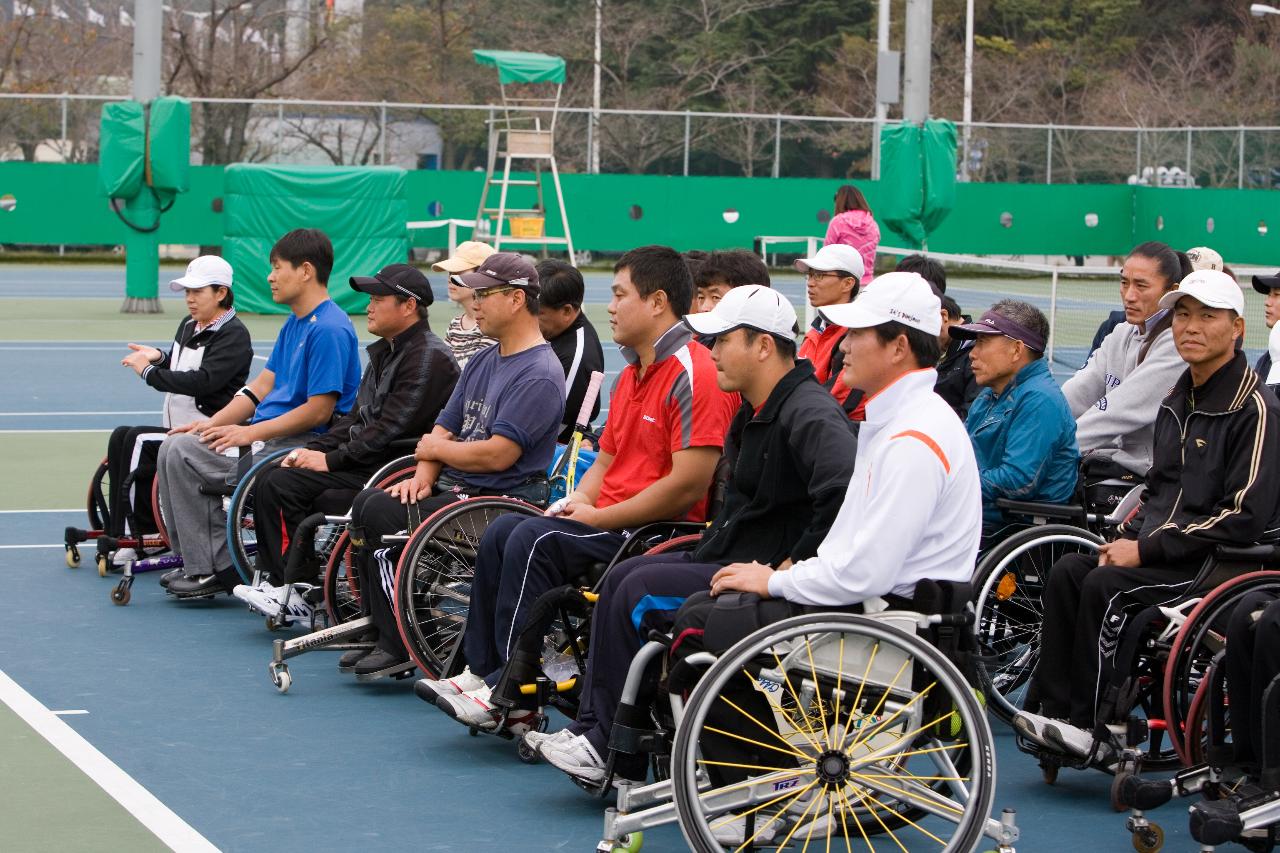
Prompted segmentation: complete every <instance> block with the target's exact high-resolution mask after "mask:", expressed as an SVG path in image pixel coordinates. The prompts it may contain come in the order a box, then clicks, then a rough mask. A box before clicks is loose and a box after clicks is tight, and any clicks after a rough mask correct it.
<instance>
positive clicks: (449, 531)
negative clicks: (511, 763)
mask: <svg viewBox="0 0 1280 853" xmlns="http://www.w3.org/2000/svg"><path fill="white" fill-rule="evenodd" d="M512 512H517V513H521V514H523V515H540V514H541V513H540V511H539V510H538V509H536V508H535V507H533V506H530V505H529V504H526V503H524V502H523V501H518V500H513V499H511V498H472V499H470V500H465V501H459V502H458V503H455V504H451V505H449V506H446V507H444V508H442V509H440V510H438V511H436V512H435V513H433V514H432V515H431V517H430V518H428V519H427V520H425V521H423V522H422V524H421V525H419V526H418V529H417V530H415V531H414V532H413V535H412V536H411V537H410V539H409V542H408V544H406V545H405V549H404V553H403V554H402V555H401V557H400V562H399V563H398V564H397V566H396V581H395V603H394V610H395V615H396V624H397V625H398V626H399V628H400V636H401V639H403V640H404V645H405V648H406V649H408V650H409V655H410V656H411V657H412V658H413V660H414V662H415V663H416V664H417V665H418V667H419V668H421V669H422V670H423V672H425V673H429V674H430V676H431V677H432V678H439V677H440V675H441V673H442V670H443V669H444V666H445V664H446V662H447V661H448V660H449V658H450V656H451V655H452V654H453V649H454V646H456V645H457V643H458V640H459V639H460V638H461V637H462V629H463V628H464V627H465V625H466V621H467V609H468V607H469V606H470V604H471V578H472V577H473V576H474V574H475V565H476V549H477V548H479V546H480V538H481V537H482V536H483V535H484V531H485V530H486V529H487V528H488V526H489V524H490V522H492V521H493V520H494V519H496V518H498V517H499V516H503V515H507V514H509V513H512Z"/></svg>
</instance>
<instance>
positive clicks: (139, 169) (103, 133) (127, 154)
mask: <svg viewBox="0 0 1280 853" xmlns="http://www.w3.org/2000/svg"><path fill="white" fill-rule="evenodd" d="M99 139H100V140H101V141H100V143H99V146H98V150H99V154H98V186H99V187H100V188H101V189H102V194H103V195H105V196H107V197H108V198H123V199H129V198H133V197H134V196H136V195H137V194H138V193H140V192H142V179H143V175H144V172H145V168H146V163H145V160H146V156H147V126H146V113H145V111H144V110H143V106H142V104H140V103H139V102H137V101H123V102H121V103H118V104H104V105H103V106H102V124H101V130H100V136H99Z"/></svg>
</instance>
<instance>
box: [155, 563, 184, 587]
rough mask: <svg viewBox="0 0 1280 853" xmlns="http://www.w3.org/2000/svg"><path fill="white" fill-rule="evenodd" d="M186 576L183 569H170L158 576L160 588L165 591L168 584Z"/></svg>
mask: <svg viewBox="0 0 1280 853" xmlns="http://www.w3.org/2000/svg"><path fill="white" fill-rule="evenodd" d="M186 576H187V570H186V569H183V568H177V569H172V570H170V571H167V572H165V573H164V574H162V575H161V576H160V586H162V587H164V588H165V589H168V588H169V584H171V583H173V582H174V581H176V580H177V579H178V578H185V577H186Z"/></svg>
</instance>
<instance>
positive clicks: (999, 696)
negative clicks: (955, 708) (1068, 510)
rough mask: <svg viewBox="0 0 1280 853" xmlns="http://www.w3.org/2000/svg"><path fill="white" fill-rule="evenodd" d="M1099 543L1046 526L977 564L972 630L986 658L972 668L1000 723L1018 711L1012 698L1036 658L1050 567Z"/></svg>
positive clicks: (1088, 535)
mask: <svg viewBox="0 0 1280 853" xmlns="http://www.w3.org/2000/svg"><path fill="white" fill-rule="evenodd" d="M1101 544H1102V539H1101V537H1099V536H1097V535H1096V534H1094V533H1092V532H1090V531H1088V530H1084V529H1082V528H1079V527H1071V526H1070V525H1062V524H1050V525H1044V526H1042V527H1032V528H1028V529H1026V530H1022V531H1019V532H1018V533H1015V534H1014V535H1013V536H1011V537H1009V538H1008V539H1006V540H1004V541H1003V542H1001V543H999V544H997V545H996V546H995V547H994V548H992V549H991V551H990V552H989V553H988V555H987V556H986V557H985V558H984V559H983V560H982V561H981V562H980V563H979V564H978V568H977V569H976V571H975V572H974V576H975V580H974V587H975V592H974V605H975V610H976V613H975V614H974V617H975V618H974V631H975V633H976V635H977V641H978V647H979V649H980V650H981V652H982V655H983V657H984V658H986V659H979V660H978V661H976V662H975V669H976V670H977V675H978V682H979V685H980V687H981V688H982V690H983V692H984V694H985V696H986V698H987V704H988V706H989V707H990V708H991V710H992V712H993V713H995V715H996V716H997V717H999V718H1000V719H1001V720H1003V721H1004V722H1006V723H1012V721H1013V718H1014V715H1016V714H1017V713H1018V712H1019V711H1020V710H1021V708H1020V707H1019V704H1018V701H1017V698H1016V696H1017V694H1018V692H1019V691H1020V690H1021V689H1022V688H1023V687H1024V686H1025V685H1026V683H1027V682H1028V681H1029V680H1030V678H1031V675H1032V673H1033V671H1034V669H1035V666H1036V663H1037V662H1038V661H1039V658H1040V628H1041V626H1042V625H1043V623H1044V607H1043V593H1044V588H1045V585H1046V583H1047V580H1048V576H1049V571H1050V570H1051V569H1052V568H1053V563H1055V562H1057V560H1058V559H1060V558H1061V557H1063V556H1066V555H1067V554H1073V553H1083V552H1084V551H1086V550H1089V551H1096V550H1097V548H1098V546H1099V545H1101ZM1045 549H1047V551H1046V550H1045Z"/></svg>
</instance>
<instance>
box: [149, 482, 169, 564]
mask: <svg viewBox="0 0 1280 853" xmlns="http://www.w3.org/2000/svg"><path fill="white" fill-rule="evenodd" d="M151 517H152V518H154V519H155V522H156V535H157V536H159V537H160V540H161V541H162V542H164V547H166V548H168V547H169V528H168V526H167V525H166V524H165V522H164V507H162V506H161V505H160V475H159V474H156V476H154V477H152V478H151Z"/></svg>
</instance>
